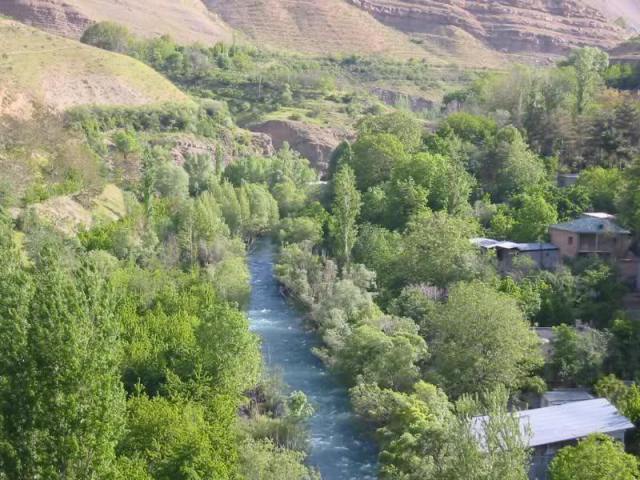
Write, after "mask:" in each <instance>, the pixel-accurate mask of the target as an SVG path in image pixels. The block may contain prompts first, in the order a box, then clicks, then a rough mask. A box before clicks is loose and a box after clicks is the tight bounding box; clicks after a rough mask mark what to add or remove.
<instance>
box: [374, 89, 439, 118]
mask: <svg viewBox="0 0 640 480" xmlns="http://www.w3.org/2000/svg"><path fill="white" fill-rule="evenodd" d="M371 93H372V94H374V95H375V96H376V97H378V98H379V99H380V101H381V102H383V103H384V104H385V105H390V106H392V107H397V106H406V107H407V108H409V109H410V110H411V111H412V112H418V113H419V112H424V111H425V110H431V109H432V108H433V107H434V102H433V101H431V100H427V99H426V98H422V97H418V96H415V95H405V94H404V93H402V92H398V91H396V90H389V89H387V88H380V87H374V88H372V89H371Z"/></svg>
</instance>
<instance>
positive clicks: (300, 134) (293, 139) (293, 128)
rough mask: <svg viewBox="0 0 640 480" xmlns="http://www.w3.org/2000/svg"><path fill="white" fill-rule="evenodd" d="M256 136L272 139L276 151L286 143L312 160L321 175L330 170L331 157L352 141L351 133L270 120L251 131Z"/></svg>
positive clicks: (312, 164)
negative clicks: (335, 151) (339, 147)
mask: <svg viewBox="0 0 640 480" xmlns="http://www.w3.org/2000/svg"><path fill="white" fill-rule="evenodd" d="M249 129H250V130H251V131H253V132H257V133H263V134H266V135H268V136H269V137H270V138H271V140H272V142H273V146H274V147H275V148H276V149H279V148H281V147H282V146H283V145H284V143H285V142H286V143H288V144H289V146H290V147H291V148H292V149H293V150H295V151H297V152H299V153H300V154H301V155H302V156H303V157H305V158H307V159H309V162H310V163H311V166H312V167H313V168H315V169H316V170H317V171H318V172H320V173H321V174H325V173H326V172H327V169H328V168H329V162H330V160H331V155H332V153H333V151H334V150H335V149H336V147H337V146H338V145H339V144H340V142H342V141H344V140H347V139H349V140H351V139H352V134H351V133H350V132H347V131H344V130H341V129H333V128H325V127H318V126H315V125H309V124H306V123H303V122H297V121H292V120H269V121H266V122H263V123H259V124H254V125H251V126H250V127H249Z"/></svg>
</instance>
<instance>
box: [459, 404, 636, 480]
mask: <svg viewBox="0 0 640 480" xmlns="http://www.w3.org/2000/svg"><path fill="white" fill-rule="evenodd" d="M515 414H516V415H517V417H518V419H519V421H520V427H521V430H522V433H523V435H524V436H525V438H527V439H528V440H527V443H528V445H529V447H531V448H532V449H533V459H532V465H531V470H530V473H529V478H530V479H531V480H548V469H549V463H550V462H551V460H552V459H553V457H554V456H555V455H556V453H557V452H558V450H560V449H561V448H563V447H565V446H568V445H575V444H576V443H577V442H578V440H581V439H583V438H586V437H588V436H589V435H592V434H595V433H603V434H606V435H610V436H611V437H613V438H615V439H616V440H619V441H621V442H624V437H625V433H626V432H627V431H628V430H630V429H632V428H633V427H634V425H633V423H631V422H630V421H629V419H627V418H626V417H624V416H623V415H622V414H620V412H618V410H617V409H616V408H615V407H614V406H613V405H612V404H611V403H610V402H609V401H608V400H607V399H604V398H596V399H593V400H585V401H579V402H571V403H565V404H562V405H554V406H549V407H544V408H535V409H531V410H522V411H519V412H515ZM489 421H490V418H489V417H486V416H482V417H475V418H474V419H473V421H472V427H471V428H472V429H473V431H474V433H475V434H476V435H477V436H478V437H479V438H480V439H482V438H483V437H484V431H485V429H486V425H487V424H488V422H489Z"/></svg>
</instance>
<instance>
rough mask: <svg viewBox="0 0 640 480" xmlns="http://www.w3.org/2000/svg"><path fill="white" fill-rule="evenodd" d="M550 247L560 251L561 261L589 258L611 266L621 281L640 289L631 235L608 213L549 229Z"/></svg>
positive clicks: (637, 265) (638, 263) (596, 214)
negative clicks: (562, 259)
mask: <svg viewBox="0 0 640 480" xmlns="http://www.w3.org/2000/svg"><path fill="white" fill-rule="evenodd" d="M549 236H550V237H551V243H553V244H554V245H556V246H557V247H558V248H559V251H560V255H561V257H562V258H578V257H586V256H590V255H597V256H598V257H600V258H602V259H605V260H610V261H611V262H614V263H615V264H616V265H617V267H618V269H619V271H620V277H621V280H623V281H625V282H627V283H628V284H630V285H632V286H633V287H635V288H638V287H640V278H639V275H638V268H639V265H640V262H639V261H638V258H637V257H636V256H635V255H634V254H633V253H632V252H631V250H630V248H631V243H632V237H631V232H630V231H629V230H627V229H625V228H623V227H621V226H620V225H618V224H617V223H616V221H615V216H614V215H610V214H608V213H584V214H583V215H582V216H580V217H579V218H576V219H575V220H571V221H569V222H565V223H559V224H557V225H551V226H550V227H549Z"/></svg>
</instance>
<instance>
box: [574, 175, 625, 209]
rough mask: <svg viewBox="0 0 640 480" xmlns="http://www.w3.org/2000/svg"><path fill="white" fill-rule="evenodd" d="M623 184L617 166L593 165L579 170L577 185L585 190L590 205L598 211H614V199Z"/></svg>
mask: <svg viewBox="0 0 640 480" xmlns="http://www.w3.org/2000/svg"><path fill="white" fill-rule="evenodd" d="M623 184H624V175H623V173H622V171H621V170H619V169H617V168H602V167H593V168H588V169H586V170H583V171H582V172H580V177H579V178H578V182H577V185H578V186H581V187H584V189H585V190H586V191H587V194H588V196H589V199H590V201H591V206H592V208H593V209H594V210H596V211H599V212H615V211H616V199H617V197H618V195H619V194H620V190H621V189H622V186H623Z"/></svg>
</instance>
